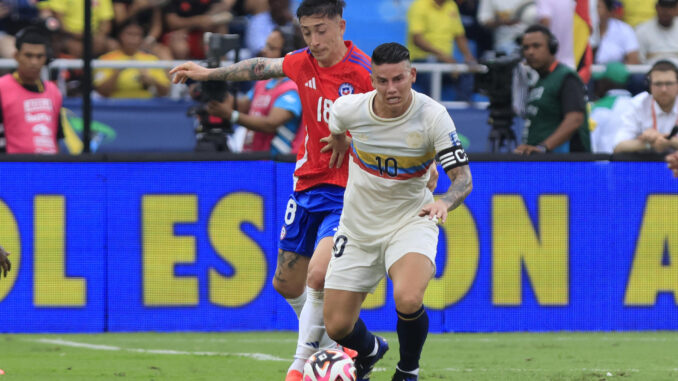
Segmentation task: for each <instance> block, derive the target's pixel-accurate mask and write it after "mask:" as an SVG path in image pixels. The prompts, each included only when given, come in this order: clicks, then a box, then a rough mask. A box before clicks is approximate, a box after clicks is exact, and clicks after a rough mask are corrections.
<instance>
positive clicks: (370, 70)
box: [348, 58, 372, 73]
mask: <svg viewBox="0 0 678 381" xmlns="http://www.w3.org/2000/svg"><path fill="white" fill-rule="evenodd" d="M348 62H353V63H354V64H358V65H360V66H362V67H363V68H365V70H367V72H368V73H372V69H370V67H369V66H366V65H365V64H364V63H362V62H360V61H358V60H354V59H352V58H349V60H348Z"/></svg>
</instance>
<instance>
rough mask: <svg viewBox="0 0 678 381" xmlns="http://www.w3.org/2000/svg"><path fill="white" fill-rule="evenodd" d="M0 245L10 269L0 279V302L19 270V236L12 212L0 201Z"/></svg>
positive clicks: (7, 292) (8, 290)
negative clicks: (10, 265) (6, 256)
mask: <svg viewBox="0 0 678 381" xmlns="http://www.w3.org/2000/svg"><path fill="white" fill-rule="evenodd" d="M0 226H1V227H2V228H0V245H1V246H2V247H3V248H4V249H5V251H7V252H8V253H9V254H10V255H9V261H10V262H11V263H12V269H11V270H10V271H9V272H8V273H7V277H6V278H2V279H0V302H2V301H3V300H4V299H5V297H6V296H7V294H9V292H10V291H12V287H14V282H16V279H17V276H18V275H19V269H21V236H20V234H19V227H18V225H17V223H16V219H15V218H14V214H13V213H12V210H11V209H10V208H9V207H8V206H7V204H5V203H4V202H3V201H2V200H0Z"/></svg>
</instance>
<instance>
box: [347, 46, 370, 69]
mask: <svg viewBox="0 0 678 381" xmlns="http://www.w3.org/2000/svg"><path fill="white" fill-rule="evenodd" d="M347 47H348V52H347V53H346V61H347V62H348V63H350V64H351V65H352V66H354V67H355V68H356V69H357V71H358V72H361V73H362V74H363V75H368V76H369V75H370V74H371V73H372V59H371V58H370V56H368V55H367V54H365V52H363V51H362V50H360V48H358V46H356V45H355V44H354V43H353V42H352V41H347Z"/></svg>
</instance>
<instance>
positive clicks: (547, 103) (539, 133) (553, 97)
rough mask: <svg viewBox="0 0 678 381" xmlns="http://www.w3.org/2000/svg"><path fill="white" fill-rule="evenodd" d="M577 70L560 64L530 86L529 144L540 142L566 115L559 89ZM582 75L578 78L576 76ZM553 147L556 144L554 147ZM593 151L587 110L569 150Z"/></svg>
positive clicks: (527, 124)
mask: <svg viewBox="0 0 678 381" xmlns="http://www.w3.org/2000/svg"><path fill="white" fill-rule="evenodd" d="M572 74H575V75H576V73H575V72H574V70H572V69H570V68H569V67H567V66H565V65H563V64H560V63H559V64H558V65H557V66H556V68H555V70H553V71H552V72H551V73H549V74H548V75H547V76H545V77H540V78H539V80H538V81H537V83H536V84H535V85H534V86H533V87H532V88H531V89H530V94H529V97H528V101H527V107H526V112H527V123H526V130H527V131H526V132H527V144H529V145H533V146H535V145H537V144H539V143H541V142H543V141H544V140H546V138H548V137H549V136H550V135H551V134H552V133H553V132H554V131H555V130H556V129H557V128H558V126H559V125H560V123H561V122H562V120H563V118H564V115H563V110H562V109H561V101H560V89H561V87H562V85H563V81H564V80H565V77H567V76H568V75H572ZM577 78H579V77H577ZM551 148H553V149H555V148H557V147H551ZM582 150H584V151H585V152H590V151H591V138H590V134H589V122H588V115H587V112H586V110H585V111H584V123H582V125H581V126H579V129H578V130H577V133H576V134H574V135H573V136H572V139H570V151H582Z"/></svg>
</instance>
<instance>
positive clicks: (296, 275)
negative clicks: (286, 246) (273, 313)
mask: <svg viewBox="0 0 678 381" xmlns="http://www.w3.org/2000/svg"><path fill="white" fill-rule="evenodd" d="M309 262H310V258H309V257H305V256H303V255H300V254H297V253H293V252H291V251H285V250H279V251H278V264H277V266H276V269H275V273H274V275H273V288H275V290H276V291H277V292H278V293H279V294H280V295H281V296H282V297H283V298H285V300H286V301H287V303H289V305H290V306H291V307H292V309H293V310H294V313H295V314H296V315H297V318H298V317H299V315H300V314H301V309H302V307H303V306H304V302H306V273H307V272H308V267H309Z"/></svg>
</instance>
